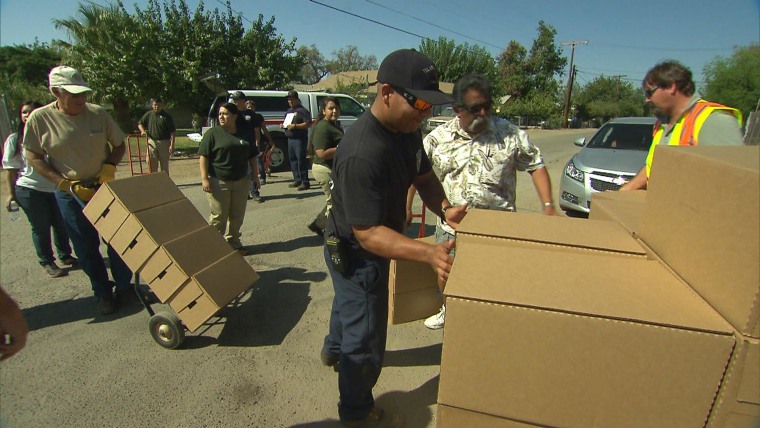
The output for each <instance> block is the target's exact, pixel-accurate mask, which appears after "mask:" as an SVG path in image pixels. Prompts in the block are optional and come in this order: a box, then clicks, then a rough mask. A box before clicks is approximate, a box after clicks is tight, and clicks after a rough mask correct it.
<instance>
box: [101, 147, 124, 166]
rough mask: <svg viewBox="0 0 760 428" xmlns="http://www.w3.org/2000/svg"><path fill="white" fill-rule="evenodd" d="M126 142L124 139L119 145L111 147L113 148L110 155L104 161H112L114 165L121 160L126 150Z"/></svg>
mask: <svg viewBox="0 0 760 428" xmlns="http://www.w3.org/2000/svg"><path fill="white" fill-rule="evenodd" d="M127 144H128V142H127V141H124V142H123V143H122V144H121V145H120V146H118V147H113V149H112V150H111V155H110V156H108V159H107V160H106V162H108V163H112V164H114V165H118V164H119V162H121V158H123V157H124V153H126V152H127V146H126V145H127Z"/></svg>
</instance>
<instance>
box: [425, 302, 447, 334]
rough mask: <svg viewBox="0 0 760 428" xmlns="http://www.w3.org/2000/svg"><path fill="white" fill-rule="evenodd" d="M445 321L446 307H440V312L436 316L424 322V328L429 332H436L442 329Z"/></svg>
mask: <svg viewBox="0 0 760 428" xmlns="http://www.w3.org/2000/svg"><path fill="white" fill-rule="evenodd" d="M445 319H446V305H443V306H441V310H440V311H438V313H437V314H435V315H433V316H431V317H428V318H427V319H426V320H425V327H427V328H429V329H431V330H438V329H441V328H443V323H444V321H445Z"/></svg>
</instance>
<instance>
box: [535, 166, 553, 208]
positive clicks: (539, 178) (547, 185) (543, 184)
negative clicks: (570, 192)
mask: <svg viewBox="0 0 760 428" xmlns="http://www.w3.org/2000/svg"><path fill="white" fill-rule="evenodd" d="M530 178H531V179H532V180H533V186H534V187H535V188H536V193H538V199H540V200H541V204H542V205H546V203H547V202H549V203H552V204H553V203H554V199H553V198H552V182H551V179H550V178H549V173H548V172H547V171H546V168H545V167H541V168H539V169H536V170H534V171H531V172H530Z"/></svg>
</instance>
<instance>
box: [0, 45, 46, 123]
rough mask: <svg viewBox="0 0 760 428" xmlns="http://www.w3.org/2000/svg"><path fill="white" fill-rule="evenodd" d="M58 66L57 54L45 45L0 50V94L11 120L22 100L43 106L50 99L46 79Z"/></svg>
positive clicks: (14, 116) (9, 47)
mask: <svg viewBox="0 0 760 428" xmlns="http://www.w3.org/2000/svg"><path fill="white" fill-rule="evenodd" d="M60 62H61V54H60V52H59V50H58V49H57V48H55V47H51V46H49V45H48V44H45V43H39V42H37V41H35V42H34V44H32V45H17V46H2V47H0V94H2V95H3V97H4V99H5V102H6V104H7V107H8V110H9V111H10V113H9V116H10V117H11V119H15V118H16V117H17V116H18V115H17V112H18V110H19V108H20V106H21V103H22V102H23V101H24V100H35V101H39V102H42V103H46V102H48V101H51V100H52V99H53V96H52V95H51V94H50V92H49V91H48V79H47V76H48V73H49V72H50V69H51V68H53V67H55V66H56V65H58V64H60Z"/></svg>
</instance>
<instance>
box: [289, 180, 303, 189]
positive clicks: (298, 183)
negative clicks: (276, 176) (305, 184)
mask: <svg viewBox="0 0 760 428" xmlns="http://www.w3.org/2000/svg"><path fill="white" fill-rule="evenodd" d="M300 186H301V182H300V181H294V182H292V183H290V184H288V187H290V188H291V189H292V188H294V187H300Z"/></svg>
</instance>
